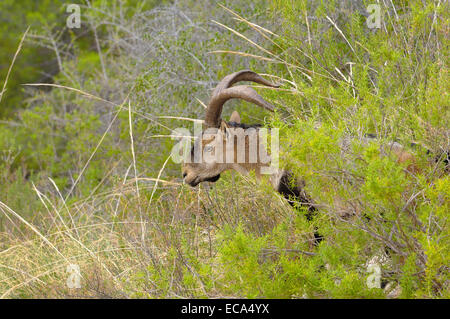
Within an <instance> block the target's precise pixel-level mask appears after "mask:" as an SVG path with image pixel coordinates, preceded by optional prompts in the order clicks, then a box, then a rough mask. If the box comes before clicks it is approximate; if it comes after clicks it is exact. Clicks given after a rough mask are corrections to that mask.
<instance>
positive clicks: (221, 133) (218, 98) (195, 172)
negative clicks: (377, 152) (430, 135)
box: [182, 70, 448, 241]
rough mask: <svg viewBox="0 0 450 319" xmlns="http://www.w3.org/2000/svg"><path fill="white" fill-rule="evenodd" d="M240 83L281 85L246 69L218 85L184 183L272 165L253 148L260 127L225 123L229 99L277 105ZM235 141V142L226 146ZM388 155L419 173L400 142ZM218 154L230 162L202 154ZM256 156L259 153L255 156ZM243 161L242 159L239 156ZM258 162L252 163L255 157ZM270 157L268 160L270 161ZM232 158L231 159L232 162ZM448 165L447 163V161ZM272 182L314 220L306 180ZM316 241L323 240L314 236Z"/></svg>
mask: <svg viewBox="0 0 450 319" xmlns="http://www.w3.org/2000/svg"><path fill="white" fill-rule="evenodd" d="M240 81H251V82H255V83H259V84H262V85H265V86H268V87H272V88H278V87H279V85H277V84H273V83H271V82H269V81H267V80H266V79H264V78H262V77H261V76H260V75H258V74H257V73H255V72H252V71H250V70H243V71H239V72H236V73H233V74H230V75H228V76H226V77H225V78H224V79H223V80H222V81H220V82H219V84H218V85H217V87H216V88H215V89H214V91H213V94H212V97H211V100H210V101H209V104H208V105H207V108H206V115H205V120H204V130H203V132H202V134H201V135H200V136H198V138H197V139H196V141H195V143H194V146H193V147H192V149H191V152H190V156H189V158H187V159H185V161H184V164H183V167H182V173H183V178H184V181H185V183H187V184H189V185H191V186H193V187H194V186H196V185H198V184H199V183H201V182H216V181H217V180H218V179H219V178H220V174H221V173H222V172H224V171H226V170H235V171H238V172H239V173H242V174H248V173H249V172H250V171H251V170H255V173H256V176H257V177H258V178H259V177H260V171H261V170H262V169H263V168H266V167H268V166H269V165H270V157H269V156H268V155H267V154H266V153H264V152H261V143H256V144H257V148H253V149H252V148H251V147H250V146H249V145H250V144H251V140H252V137H256V139H258V140H259V139H260V135H259V132H260V130H261V129H262V128H261V127H260V126H259V125H246V124H242V123H241V121H240V116H239V114H238V113H237V112H236V111H234V112H233V113H232V115H231V118H230V121H229V122H226V121H223V120H222V118H221V114H222V109H223V105H224V104H225V103H226V102H227V101H228V100H230V99H243V100H245V101H248V102H251V103H254V104H256V105H258V106H260V107H262V108H264V109H266V110H269V111H273V110H274V106H273V105H271V104H270V103H268V102H267V101H265V100H264V99H263V98H262V97H261V96H260V95H259V94H258V93H257V92H256V91H255V90H253V89H252V88H251V87H249V86H246V85H239V86H233V85H234V84H236V83H237V82H240ZM373 138H374V136H371V135H367V136H366V137H365V138H364V139H365V140H366V142H367V141H369V140H370V139H373ZM230 140H233V143H227V142H230ZM235 140H241V141H243V145H244V147H243V149H238V148H239V143H235V142H234V141H235ZM349 141H350V140H349V139H344V140H343V141H342V142H341V147H342V148H343V149H345V148H347V147H348V146H349V144H350V143H349ZM388 148H389V150H388V151H389V152H391V153H393V154H394V155H395V156H396V157H397V160H398V162H399V163H401V162H408V164H409V166H408V167H407V170H408V171H409V172H411V173H415V172H416V171H417V167H416V165H415V158H414V156H413V155H412V154H411V153H409V152H407V151H406V150H405V148H404V147H403V146H402V145H401V144H399V143H397V142H392V143H389V144H388ZM213 152H214V153H216V152H219V153H220V154H221V156H222V158H227V159H228V160H227V161H218V160H217V157H214V156H213V157H212V158H213V160H211V157H210V160H209V161H206V160H205V158H203V157H202V155H203V154H204V155H208V154H211V153H213ZM254 153H256V154H254ZM240 155H243V156H241V160H239V156H240ZM252 155H253V158H254V159H256V160H253V161H250V160H249V159H250V158H251V157H252ZM447 156H448V154H447ZM267 157H269V161H267ZM229 159H231V160H229ZM446 164H448V162H446ZM270 180H271V183H272V185H273V187H274V188H275V190H276V191H278V192H279V193H280V194H281V195H283V196H284V197H285V198H286V199H287V200H288V202H289V204H291V205H292V206H295V204H300V206H303V207H305V208H306V209H307V211H308V212H307V214H306V217H307V219H308V220H311V219H312V217H313V216H314V214H315V211H316V209H315V207H314V203H313V202H312V200H311V199H310V197H309V196H308V195H307V194H306V193H305V191H304V181H303V180H302V179H301V178H294V176H293V175H292V174H291V172H289V171H287V170H276V171H274V172H273V174H272V175H271V177H270ZM315 237H316V241H317V240H319V239H320V236H319V235H318V234H315Z"/></svg>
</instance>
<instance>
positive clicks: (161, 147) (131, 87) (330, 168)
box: [0, 0, 450, 298]
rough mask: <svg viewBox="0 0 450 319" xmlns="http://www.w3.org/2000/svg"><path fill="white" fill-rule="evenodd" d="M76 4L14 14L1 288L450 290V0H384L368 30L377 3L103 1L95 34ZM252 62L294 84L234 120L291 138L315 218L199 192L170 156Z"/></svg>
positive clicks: (70, 292) (183, 292) (1, 57)
mask: <svg viewBox="0 0 450 319" xmlns="http://www.w3.org/2000/svg"><path fill="white" fill-rule="evenodd" d="M31 2H33V1H31ZM373 2H375V1H373ZM64 3H65V2H64V1H43V5H42V6H41V7H39V8H31V7H29V8H28V9H26V10H29V11H30V12H29V13H27V14H24V13H23V12H22V11H21V10H22V9H23V7H20V6H18V4H17V3H15V2H14V1H2V3H1V4H0V9H1V11H0V18H1V19H2V21H6V23H2V27H1V29H0V41H1V42H0V43H1V45H2V50H1V52H0V81H1V82H0V92H2V95H1V96H0V109H1V111H0V116H2V118H1V120H0V297H2V298H75V297H95V298H107V297H112V298H189V297H191V298H217V297H219V298H220V297H222V298H226V297H228V298H230V297H232V298H235V297H243V298H449V297H450V289H449V283H450V277H449V265H450V251H449V249H450V237H449V235H450V233H449V227H448V226H449V225H448V224H449V211H450V177H449V174H448V173H449V167H448V158H447V156H448V151H449V149H450V130H449V128H450V103H449V102H450V101H449V97H448V91H449V83H450V82H449V77H448V57H449V52H448V50H449V45H448V33H449V7H448V2H446V1H420V0H410V1H394V2H392V1H382V4H380V10H381V19H380V28H369V27H368V25H367V23H366V21H367V18H368V16H369V15H370V13H368V12H367V10H366V8H367V6H368V5H369V4H371V2H370V1H306V0H298V1H284V0H257V1H243V0H238V1H228V0H227V1H210V0H195V1H194V0H180V1H162V2H160V1H146V2H145V4H144V5H143V4H142V2H141V1H137V0H136V1H134V0H114V1H102V0H91V1H86V2H82V3H81V2H80V5H81V20H82V24H81V28H80V29H68V28H67V27H66V24H65V21H66V18H67V17H68V15H69V13H66V7H65V5H64ZM74 3H77V2H76V1H75V2H74ZM6 12H8V14H6ZM47 12H50V13H48V14H47ZM16 17H17V19H15V18H16ZM28 25H30V29H29V30H28V31H26V30H27V26H28ZM21 39H23V42H22V44H21V45H19V43H21ZM3 47H5V48H8V49H7V50H3ZM16 49H18V50H17V52H16ZM15 53H17V56H16V58H14V54H15ZM241 69H251V70H253V71H255V72H258V73H260V74H263V75H264V76H265V77H266V78H269V79H271V80H272V81H274V82H279V83H282V86H281V88H280V89H264V88H261V87H258V86H255V88H256V90H258V92H259V93H260V94H261V95H263V96H264V98H265V99H267V100H268V101H270V102H271V103H272V104H274V105H275V106H276V112H275V113H269V112H266V111H262V110H261V109H258V108H257V107H255V106H254V105H252V104H249V103H246V102H242V101H232V102H228V103H227V104H226V106H225V108H224V115H223V116H224V118H228V117H229V115H230V114H231V112H232V111H233V110H234V109H236V110H238V111H239V112H240V114H241V117H242V121H243V122H244V123H262V124H264V125H265V126H266V127H271V128H275V127H276V128H279V129H280V146H281V150H280V151H281V153H280V162H281V163H280V164H281V166H283V167H287V168H289V169H290V170H292V171H293V172H294V173H295V174H297V175H298V176H302V177H303V178H304V180H305V182H306V187H305V190H306V191H307V193H308V194H309V195H310V197H311V198H312V199H313V202H314V204H315V206H316V207H317V210H318V213H317V216H316V217H315V218H314V220H313V221H312V222H310V221H308V220H307V219H306V217H305V214H304V213H305V212H304V211H303V208H301V207H298V208H296V209H294V208H292V207H291V206H290V205H289V204H288V203H287V201H286V200H284V199H283V198H282V197H281V196H280V195H279V194H277V193H276V192H275V191H274V190H273V189H272V188H271V187H270V186H269V183H268V182H267V181H263V183H258V182H257V181H256V179H255V178H254V176H252V175H250V176H241V175H238V174H235V173H232V172H228V173H225V174H223V175H222V178H221V179H220V180H219V181H218V182H217V183H215V184H207V183H204V184H201V185H200V186H198V187H197V188H191V187H189V186H188V185H184V184H183V183H182V179H181V172H180V165H179V164H177V163H174V162H173V161H172V160H171V159H170V154H171V149H172V147H173V146H174V144H175V143H176V142H177V140H175V139H173V138H172V135H173V130H175V129H176V128H179V127H184V128H189V129H192V128H193V121H192V119H202V118H203V116H204V107H203V105H202V103H207V101H208V99H209V97H210V94H211V92H212V89H213V88H214V87H215V85H216V84H217V83H218V81H220V80H221V79H222V78H223V77H224V76H225V75H227V74H229V73H232V72H235V71H237V70H241ZM8 70H10V72H8ZM5 79H6V80H5ZM23 84H31V85H23ZM3 87H4V88H5V90H3ZM367 134H375V135H376V136H377V137H378V138H377V139H374V140H373V141H372V142H370V143H369V144H366V143H364V142H363V140H364V136H366V135H367ZM348 137H351V139H350V141H351V142H349V143H348V145H346V147H345V148H344V149H343V148H342V147H341V145H340V143H341V140H342V139H347V138H348ZM392 141H397V142H399V143H401V144H403V145H405V146H406V148H407V150H408V152H410V153H411V154H414V156H415V157H416V160H415V163H412V162H405V163H402V164H399V163H397V159H396V158H395V157H394V156H393V154H391V153H392V152H391V150H390V149H389V147H388V146H387V145H388V143H389V142H392ZM411 143H413V144H411ZM411 164H414V165H415V166H416V167H417V169H416V170H414V171H413V172H411V170H407V168H408V166H409V165H411ZM446 165H447V166H446ZM315 229H317V231H318V232H319V233H320V234H322V235H323V236H324V238H325V240H323V241H322V242H321V243H320V244H319V245H318V246H314V245H312V244H311V242H312V234H313V233H314V231H315ZM374 258H375V259H374ZM371 260H372V261H373V260H378V262H379V266H380V267H381V284H382V285H381V288H370V287H369V286H368V284H367V283H368V280H370V276H371V275H373V272H372V270H371V268H370V267H368V265H369V261H371ZM69 265H77V266H79V268H80V273H81V276H82V278H81V288H77V289H74V288H70V287H69V286H70V285H69V286H68V285H67V280H68V278H69V275H70V273H69V272H70V271H69V272H68V268H67V267H68V266H69ZM69 270H70V269H69Z"/></svg>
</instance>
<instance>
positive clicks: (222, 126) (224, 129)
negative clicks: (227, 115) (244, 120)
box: [220, 121, 229, 138]
mask: <svg viewBox="0 0 450 319" xmlns="http://www.w3.org/2000/svg"><path fill="white" fill-rule="evenodd" d="M228 128H229V126H228V124H227V122H225V121H222V123H221V124H220V131H221V132H222V133H223V136H224V137H226V138H227V137H228V133H229V132H228Z"/></svg>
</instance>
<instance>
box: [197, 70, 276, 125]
mask: <svg viewBox="0 0 450 319" xmlns="http://www.w3.org/2000/svg"><path fill="white" fill-rule="evenodd" d="M240 81H251V82H256V83H259V84H263V85H265V86H270V87H274V88H277V87H279V86H280V85H277V84H272V83H270V82H269V81H267V80H266V79H264V78H263V77H261V76H260V75H259V74H257V73H255V72H253V71H250V70H243V71H239V72H235V73H233V74H230V75H227V76H226V77H225V78H224V79H223V80H222V81H220V83H219V84H218V85H217V87H216V88H215V89H214V91H213V94H212V97H211V100H210V101H209V104H208V108H207V109H206V115H205V125H206V126H207V127H219V126H220V122H221V119H220V115H221V114H222V108H223V105H224V104H225V102H226V101H228V100H230V99H234V98H236V99H243V100H245V101H248V102H251V103H254V104H256V105H258V106H261V107H263V108H265V109H267V110H270V111H273V110H274V107H273V105H272V104H270V103H269V102H267V101H265V100H264V99H263V98H262V97H261V96H260V95H259V94H258V93H256V91H255V90H253V89H252V88H251V87H248V86H246V85H239V86H236V87H231V86H232V85H233V84H235V83H237V82H240Z"/></svg>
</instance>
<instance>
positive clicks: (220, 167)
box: [182, 70, 279, 186]
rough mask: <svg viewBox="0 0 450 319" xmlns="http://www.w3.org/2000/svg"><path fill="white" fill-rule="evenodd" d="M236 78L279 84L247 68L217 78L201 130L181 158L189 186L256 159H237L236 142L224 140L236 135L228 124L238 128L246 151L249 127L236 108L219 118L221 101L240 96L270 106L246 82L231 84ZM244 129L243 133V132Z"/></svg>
mask: <svg viewBox="0 0 450 319" xmlns="http://www.w3.org/2000/svg"><path fill="white" fill-rule="evenodd" d="M240 81H252V82H256V83H259V84H262V85H266V86H270V87H279V85H275V84H272V83H270V82H269V81H267V80H265V79H264V78H262V77H261V76H260V75H258V74H256V73H255V72H252V71H249V70H244V71H239V72H236V73H233V74H230V75H228V76H226V77H225V78H224V79H223V80H222V81H220V83H219V84H218V85H217V87H216V88H215V89H214V91H213V94H212V97H211V100H210V102H209V104H208V106H207V109H206V115H205V121H204V130H203V132H202V134H201V135H200V136H198V137H197V139H196V141H195V143H194V146H193V147H192V149H191V152H190V155H189V156H190V157H189V158H188V159H185V162H184V164H183V167H182V172H183V178H184V181H185V182H186V183H187V184H189V185H191V186H196V185H197V184H199V183H201V182H216V181H217V180H218V179H219V178H220V174H221V173H222V172H223V171H225V170H227V169H235V170H237V171H240V172H244V171H248V169H249V168H252V166H255V165H257V163H250V162H249V161H248V158H249V154H245V160H244V162H242V161H238V159H237V151H236V147H237V146H239V144H238V143H227V140H230V139H233V141H234V139H235V138H236V135H234V134H230V133H229V131H230V130H228V128H230V127H234V128H240V129H241V130H240V131H241V133H239V134H244V135H242V136H244V139H243V140H244V143H245V147H244V149H246V150H247V151H246V153H248V143H249V138H250V136H249V134H248V132H250V131H251V130H249V127H248V126H246V125H245V124H241V123H240V117H239V114H238V113H237V112H236V111H234V112H233V114H232V116H231V118H230V121H229V122H225V121H223V120H222V118H221V114H222V109H223V105H224V104H225V102H227V101H228V100H230V99H243V100H245V101H248V102H251V103H254V104H256V105H258V106H260V107H262V108H265V109H267V110H270V111H273V110H274V107H273V105H271V104H270V103H268V102H267V101H265V100H264V99H263V98H262V97H261V96H260V95H259V94H258V93H256V91H255V90H253V89H252V88H251V87H249V86H246V85H239V86H234V87H233V84H235V83H237V82H240ZM244 129H245V131H246V132H247V134H245V133H243V131H244ZM250 135H251V134H250ZM237 138H239V136H238V137H237ZM230 145H231V146H230ZM216 152H221V154H223V156H222V158H224V159H225V158H227V156H228V158H230V157H231V158H232V160H231V161H229V160H226V161H217V160H216V159H217V153H216ZM227 154H228V155H227Z"/></svg>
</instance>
